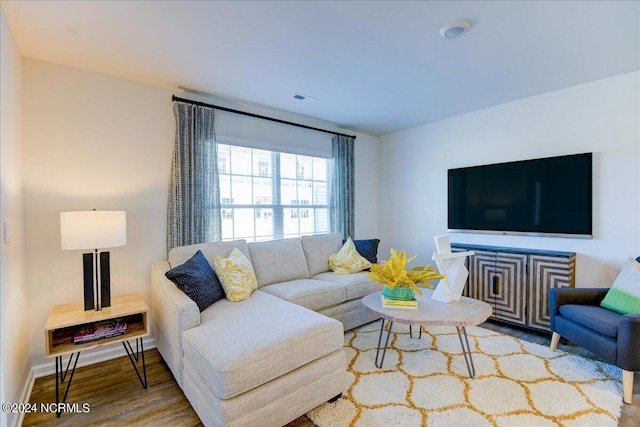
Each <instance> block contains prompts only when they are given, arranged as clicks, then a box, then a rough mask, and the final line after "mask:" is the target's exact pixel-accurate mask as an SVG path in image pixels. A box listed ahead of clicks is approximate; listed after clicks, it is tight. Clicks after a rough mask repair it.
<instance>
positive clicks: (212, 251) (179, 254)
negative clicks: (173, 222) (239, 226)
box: [169, 240, 251, 268]
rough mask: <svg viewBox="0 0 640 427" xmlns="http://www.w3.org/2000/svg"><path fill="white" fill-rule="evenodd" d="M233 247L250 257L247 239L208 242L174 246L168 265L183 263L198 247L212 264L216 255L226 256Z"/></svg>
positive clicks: (170, 252)
mask: <svg viewBox="0 0 640 427" xmlns="http://www.w3.org/2000/svg"><path fill="white" fill-rule="evenodd" d="M233 248H238V250H239V251H240V252H242V254H243V255H244V256H246V257H247V258H248V259H251V256H250V255H249V246H247V241H246V240H234V241H232V242H208V243H198V244H195V245H187V246H178V247H175V248H173V249H171V250H170V251H169V265H170V266H171V268H173V267H175V266H177V265H180V264H184V263H185V262H186V261H187V260H188V259H189V258H191V257H192V256H193V254H195V253H196V251H197V250H198V249H199V250H201V251H202V253H203V254H204V256H205V258H207V261H209V264H210V265H212V266H213V264H214V261H215V259H216V256H217V255H220V256H223V257H227V256H228V255H229V254H230V253H231V251H232V250H233Z"/></svg>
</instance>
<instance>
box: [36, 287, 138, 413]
mask: <svg viewBox="0 0 640 427" xmlns="http://www.w3.org/2000/svg"><path fill="white" fill-rule="evenodd" d="M148 312H149V308H148V307H147V304H146V303H145V302H144V300H143V299H142V296H140V294H129V295H123V296H119V297H115V298H112V301H111V307H104V308H103V309H102V310H101V311H94V310H87V311H85V310H84V303H83V302H73V303H69V304H62V305H56V306H54V307H53V308H52V309H51V314H49V318H48V319H47V323H46V324H45V327H44V330H45V348H46V356H47V357H55V358H56V407H58V408H59V405H58V404H59V403H65V402H66V400H67V395H68V394H69V388H70V387H71V381H72V380H73V374H74V373H75V370H76V365H77V364H78V358H79V357H80V351H82V350H89V349H92V348H97V347H102V346H105V345H107V344H113V343H118V342H121V343H122V345H123V347H124V349H125V351H126V352H127V356H129V360H130V361H131V365H132V366H133V369H134V370H135V372H136V374H137V375H138V379H139V380H140V384H142V387H143V388H145V389H146V388H147V368H146V365H145V361H144V347H143V345H142V338H144V337H146V336H148V335H149V318H148ZM113 319H122V320H124V322H125V323H126V324H127V332H126V333H125V334H123V335H118V336H111V337H106V338H100V339H96V340H94V341H88V342H82V343H78V344H74V339H73V338H74V335H75V334H76V332H78V331H79V330H80V329H82V327H86V326H91V325H93V324H95V323H97V322H102V321H105V320H113ZM132 339H135V340H136V351H135V352H134V351H133V348H132V347H131V344H130V343H129V340H132ZM65 355H69V361H68V362H67V368H66V369H65V370H64V372H63V369H62V358H63V356H65ZM74 355H75V359H74ZM72 361H73V367H72V368H71V372H70V376H69V381H68V382H67V387H66V390H65V393H64V398H63V399H62V402H60V397H59V390H60V384H61V383H64V381H65V379H66V376H67V374H68V373H69V367H71V363H72ZM140 361H141V362H142V371H143V375H140V371H139V370H138V366H137V363H139V362H140ZM56 415H57V416H58V417H60V411H59V410H58V412H57V413H56Z"/></svg>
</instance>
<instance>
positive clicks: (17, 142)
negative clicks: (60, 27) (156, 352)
mask: <svg viewBox="0 0 640 427" xmlns="http://www.w3.org/2000/svg"><path fill="white" fill-rule="evenodd" d="M0 43H1V44H0V67H1V68H0V75H1V76H2V78H1V79H0V83H1V87H0V99H1V103H0V123H2V125H1V126H0V174H1V175H0V183H1V187H2V189H1V191H0V219H1V220H2V223H6V224H8V225H9V233H8V234H10V235H11V236H10V242H9V243H5V239H6V236H5V230H4V229H3V230H2V232H1V233H0V234H1V235H2V237H1V238H0V264H1V265H2V267H1V268H0V317H1V319H0V325H1V328H2V332H1V333H0V337H1V338H0V341H1V342H0V370H1V371H0V372H1V375H0V377H1V378H2V382H1V383H0V401H2V402H20V401H21V399H22V398H23V395H24V394H26V389H25V385H26V384H27V383H28V377H29V370H30V368H31V365H30V363H29V358H28V356H27V355H28V353H29V342H28V329H27V321H28V319H29V314H28V307H29V306H28V302H27V300H28V298H27V290H26V283H25V271H24V233H23V219H22V218H23V196H22V192H23V190H22V168H21V150H22V132H21V128H22V122H21V91H22V77H21V72H22V59H21V57H20V53H19V52H18V49H17V46H16V43H15V40H14V39H13V35H12V34H11V32H10V31H9V27H8V25H7V21H6V19H5V16H4V12H3V11H2V9H0ZM1 227H2V224H0V228H1ZM17 418H18V414H7V413H5V412H4V411H2V412H1V413H0V425H3V426H6V425H14V424H15V423H17V421H18V420H17Z"/></svg>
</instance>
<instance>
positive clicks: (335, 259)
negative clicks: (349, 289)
mask: <svg viewBox="0 0 640 427" xmlns="http://www.w3.org/2000/svg"><path fill="white" fill-rule="evenodd" d="M370 267H371V263H370V262H369V261H367V259H366V258H364V257H363V256H362V255H360V254H359V253H358V251H357V250H356V247H355V245H354V244H353V240H351V237H349V238H348V239H347V241H346V242H345V243H344V245H342V248H340V250H339V251H338V252H336V253H335V254H331V256H329V268H330V269H331V270H332V271H333V272H334V273H335V274H352V273H358V272H360V271H362V270H366V269H367V268H370Z"/></svg>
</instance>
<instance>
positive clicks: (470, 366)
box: [456, 326, 476, 378]
mask: <svg viewBox="0 0 640 427" xmlns="http://www.w3.org/2000/svg"><path fill="white" fill-rule="evenodd" d="M456 330H457V331H458V338H459V339H460V346H461V347H462V354H463V355H464V361H465V363H466V364H467V371H469V376H470V377H471V378H473V377H475V376H476V367H475V366H474V365H473V357H471V347H470V346H469V338H468V337H467V329H466V328H465V327H464V326H463V327H462V333H463V334H464V342H463V341H462V335H461V334H460V327H458V326H456ZM465 343H466V347H465Z"/></svg>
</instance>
